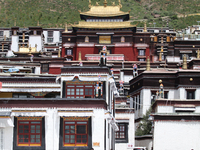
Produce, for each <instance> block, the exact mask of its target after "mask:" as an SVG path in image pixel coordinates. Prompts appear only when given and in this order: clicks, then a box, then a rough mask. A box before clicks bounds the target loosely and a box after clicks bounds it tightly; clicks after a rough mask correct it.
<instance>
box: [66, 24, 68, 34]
mask: <svg viewBox="0 0 200 150" xmlns="http://www.w3.org/2000/svg"><path fill="white" fill-rule="evenodd" d="M65 32H68V28H67V23H66V24H65Z"/></svg>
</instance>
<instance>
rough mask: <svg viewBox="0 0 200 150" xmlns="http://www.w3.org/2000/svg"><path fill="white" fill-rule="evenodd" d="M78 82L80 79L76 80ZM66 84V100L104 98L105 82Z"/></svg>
mask: <svg viewBox="0 0 200 150" xmlns="http://www.w3.org/2000/svg"><path fill="white" fill-rule="evenodd" d="M75 80H78V79H75ZM75 80H74V81H70V82H66V90H65V96H64V97H66V98H100V97H102V98H103V97H104V93H105V83H104V82H99V81H97V82H93V81H92V82H81V81H79V80H78V82H77V81H75Z"/></svg>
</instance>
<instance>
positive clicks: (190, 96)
mask: <svg viewBox="0 0 200 150" xmlns="http://www.w3.org/2000/svg"><path fill="white" fill-rule="evenodd" d="M187 99H195V90H187Z"/></svg>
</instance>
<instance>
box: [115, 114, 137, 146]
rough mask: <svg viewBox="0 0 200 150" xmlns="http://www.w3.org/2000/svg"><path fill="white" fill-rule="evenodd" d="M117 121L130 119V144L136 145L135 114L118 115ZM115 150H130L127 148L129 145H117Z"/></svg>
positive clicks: (116, 116)
mask: <svg viewBox="0 0 200 150" xmlns="http://www.w3.org/2000/svg"><path fill="white" fill-rule="evenodd" d="M115 119H116V120H123V119H129V122H128V124H129V125H128V143H130V144H133V146H134V145H135V126H134V125H135V123H134V113H124V114H118V113H117V114H116V115H115ZM115 150H130V149H128V148H127V143H116V144H115Z"/></svg>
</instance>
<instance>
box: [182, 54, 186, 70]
mask: <svg viewBox="0 0 200 150" xmlns="http://www.w3.org/2000/svg"><path fill="white" fill-rule="evenodd" d="M182 69H187V58H186V55H185V54H184V56H183V67H182Z"/></svg>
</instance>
